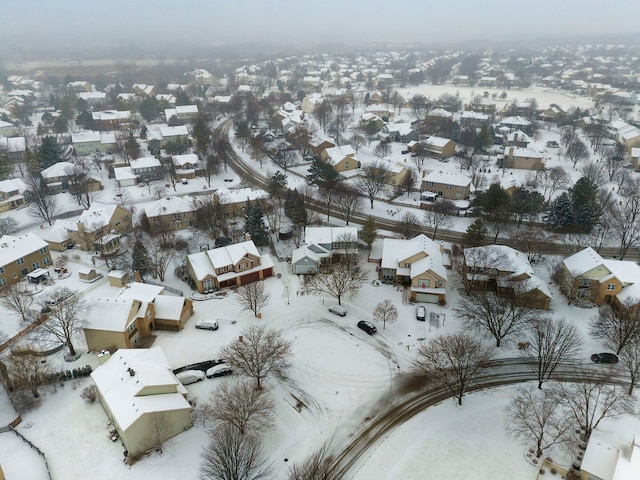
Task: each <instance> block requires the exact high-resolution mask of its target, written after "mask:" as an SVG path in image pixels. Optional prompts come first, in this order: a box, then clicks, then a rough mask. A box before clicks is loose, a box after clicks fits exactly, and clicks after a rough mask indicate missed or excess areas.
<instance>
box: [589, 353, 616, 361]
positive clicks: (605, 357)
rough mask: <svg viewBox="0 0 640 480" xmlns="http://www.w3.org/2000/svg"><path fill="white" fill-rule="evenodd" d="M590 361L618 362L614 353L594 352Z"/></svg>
mask: <svg viewBox="0 0 640 480" xmlns="http://www.w3.org/2000/svg"><path fill="white" fill-rule="evenodd" d="M591 361H592V362H595V363H618V356H617V355H616V354H615V353H594V354H593V355H591Z"/></svg>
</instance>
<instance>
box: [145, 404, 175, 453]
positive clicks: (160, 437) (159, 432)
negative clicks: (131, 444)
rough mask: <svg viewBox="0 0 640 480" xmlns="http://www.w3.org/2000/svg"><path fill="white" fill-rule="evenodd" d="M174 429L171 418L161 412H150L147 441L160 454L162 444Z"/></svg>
mask: <svg viewBox="0 0 640 480" xmlns="http://www.w3.org/2000/svg"><path fill="white" fill-rule="evenodd" d="M173 429H174V426H173V423H172V422H171V419H170V418H169V417H168V416H167V415H165V414H164V413H163V412H152V413H151V423H150V425H149V440H150V441H149V443H151V444H152V445H153V448H155V449H156V450H157V451H158V452H160V454H162V444H163V443H164V441H165V440H167V439H168V438H170V437H171V436H172V435H171V434H172V431H173Z"/></svg>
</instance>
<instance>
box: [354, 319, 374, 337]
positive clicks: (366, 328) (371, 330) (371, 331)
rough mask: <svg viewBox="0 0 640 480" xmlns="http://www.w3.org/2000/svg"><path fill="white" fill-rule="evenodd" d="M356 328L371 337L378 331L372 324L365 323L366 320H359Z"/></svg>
mask: <svg viewBox="0 0 640 480" xmlns="http://www.w3.org/2000/svg"><path fill="white" fill-rule="evenodd" d="M358 328H359V329H360V330H364V331H365V332H367V333H368V334H369V335H373V334H374V333H376V332H377V331H378V329H377V328H376V326H375V325H374V324H373V323H371V322H367V321H366V320H360V321H359V322H358Z"/></svg>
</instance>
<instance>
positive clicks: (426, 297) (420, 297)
mask: <svg viewBox="0 0 640 480" xmlns="http://www.w3.org/2000/svg"><path fill="white" fill-rule="evenodd" d="M416 302H424V303H438V295H434V294H432V293H416Z"/></svg>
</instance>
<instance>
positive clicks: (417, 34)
mask: <svg viewBox="0 0 640 480" xmlns="http://www.w3.org/2000/svg"><path fill="white" fill-rule="evenodd" d="M638 18H640V1H639V0H609V1H606V2H605V1H602V0H534V1H526V2H513V1H508V0H500V1H497V0H448V1H432V0H431V1H430V0H387V1H371V0H315V1H310V0H295V1H294V0H126V1H125V0H101V1H96V0H0V44H3V43H4V45H5V47H6V45H7V43H9V44H13V45H15V44H16V43H18V42H23V41H24V39H26V38H30V39H33V40H37V41H38V42H46V43H47V44H49V45H52V44H55V43H56V42H57V41H65V42H69V41H73V42H74V43H77V44H78V45H79V46H82V45H85V46H90V45H97V44H107V43H116V44H117V43H118V42H120V41H122V42H123V43H124V42H128V41H131V40H132V39H140V40H141V41H148V40H150V39H154V40H155V39H161V40H163V41H164V42H172V41H182V40H190V41H197V42H202V43H203V44H208V43H220V42H224V43H227V42H234V43H235V42H251V41H256V40H270V41H274V42H292V41H303V42H314V43H318V42H323V43H324V42H353V41H357V42H358V43H361V42H368V41H375V40H378V41H383V42H388V41H393V40H398V41H402V42H404V41H411V42H420V43H426V44H430V43H434V42H438V43H450V42H457V41H465V40H475V39H487V40H502V39H516V40H517V39H520V38H522V37H525V38H526V37H545V36H547V37H548V36H553V37H564V36H573V35H580V36H583V37H584V36H587V37H588V36H590V35H596V36H598V37H599V38H601V37H600V36H601V35H603V34H629V33H638V32H639V27H638Z"/></svg>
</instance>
